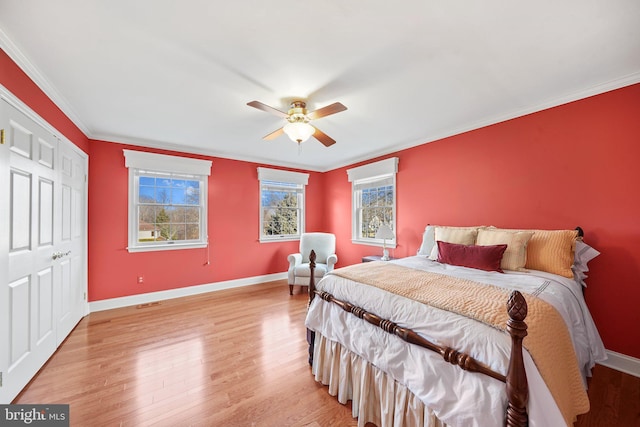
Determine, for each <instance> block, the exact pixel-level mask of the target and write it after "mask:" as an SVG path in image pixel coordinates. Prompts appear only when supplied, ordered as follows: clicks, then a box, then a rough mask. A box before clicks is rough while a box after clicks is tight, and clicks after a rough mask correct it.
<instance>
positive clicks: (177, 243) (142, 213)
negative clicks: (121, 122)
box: [123, 150, 211, 252]
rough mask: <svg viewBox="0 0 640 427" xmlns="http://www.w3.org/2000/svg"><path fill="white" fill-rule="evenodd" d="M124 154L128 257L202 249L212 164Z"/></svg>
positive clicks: (130, 152) (205, 241)
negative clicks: (160, 251)
mask: <svg viewBox="0 0 640 427" xmlns="http://www.w3.org/2000/svg"><path fill="white" fill-rule="evenodd" d="M123 151H124V156H125V164H126V166H127V167H128V168H129V246H128V248H127V249H128V250H129V252H142V251H154V250H168V249H190V248H202V247H205V246H207V181H208V177H209V175H210V173H211V162H210V161H205V160H198V159H190V158H186V157H176V156H165V155H161V154H153V153H145V152H142V151H131V150H123Z"/></svg>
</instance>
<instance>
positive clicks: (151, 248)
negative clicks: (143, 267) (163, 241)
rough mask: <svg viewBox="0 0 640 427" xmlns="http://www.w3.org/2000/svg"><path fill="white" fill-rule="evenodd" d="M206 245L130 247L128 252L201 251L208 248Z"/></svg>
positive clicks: (175, 244) (174, 244) (179, 244)
mask: <svg viewBox="0 0 640 427" xmlns="http://www.w3.org/2000/svg"><path fill="white" fill-rule="evenodd" d="M206 247H207V244H206V243H200V242H198V243H173V244H168V245H154V246H151V245H149V246H128V247H127V251H129V253H135V252H156V251H175V250H179V249H200V248H206Z"/></svg>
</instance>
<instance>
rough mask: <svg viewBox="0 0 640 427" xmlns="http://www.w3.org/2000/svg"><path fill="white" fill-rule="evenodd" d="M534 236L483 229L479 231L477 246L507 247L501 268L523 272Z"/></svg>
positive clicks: (523, 232)
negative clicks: (528, 247) (529, 245)
mask: <svg viewBox="0 0 640 427" xmlns="http://www.w3.org/2000/svg"><path fill="white" fill-rule="evenodd" d="M533 234H534V233H533V231H508V230H496V229H481V230H478V237H477V238H476V245H480V246H490V245H507V250H506V251H505V252H504V255H503V256H502V262H501V263H500V268H502V269H503V270H516V271H522V270H524V266H525V264H526V263H527V244H528V243H529V240H530V239H531V237H532V236H533Z"/></svg>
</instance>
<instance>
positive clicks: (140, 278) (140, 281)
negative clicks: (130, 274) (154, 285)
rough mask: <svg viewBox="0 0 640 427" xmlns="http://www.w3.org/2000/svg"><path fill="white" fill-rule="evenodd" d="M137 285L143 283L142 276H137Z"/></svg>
mask: <svg viewBox="0 0 640 427" xmlns="http://www.w3.org/2000/svg"><path fill="white" fill-rule="evenodd" d="M138 283H139V284H142V283H144V276H138Z"/></svg>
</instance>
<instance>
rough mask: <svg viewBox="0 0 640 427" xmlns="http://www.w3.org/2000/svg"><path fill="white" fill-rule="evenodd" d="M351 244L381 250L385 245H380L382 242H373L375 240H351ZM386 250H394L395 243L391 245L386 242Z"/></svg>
mask: <svg viewBox="0 0 640 427" xmlns="http://www.w3.org/2000/svg"><path fill="white" fill-rule="evenodd" d="M351 243H353V244H354V245H366V246H375V247H378V248H382V247H384V246H385V245H384V244H383V243H382V241H379V242H378V241H375V240H356V239H351ZM386 246H387V249H395V248H396V246H397V244H396V243H391V242H387V244H386Z"/></svg>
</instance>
